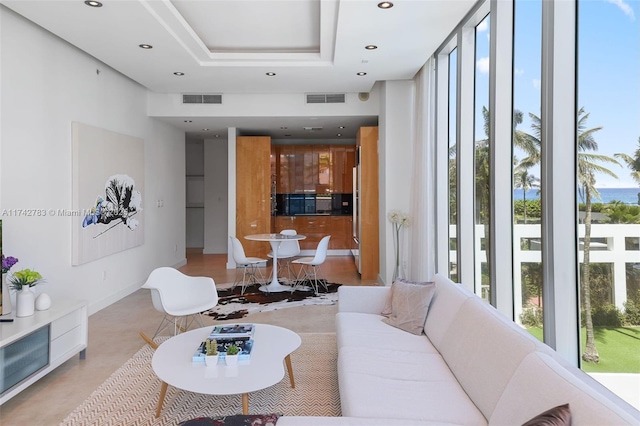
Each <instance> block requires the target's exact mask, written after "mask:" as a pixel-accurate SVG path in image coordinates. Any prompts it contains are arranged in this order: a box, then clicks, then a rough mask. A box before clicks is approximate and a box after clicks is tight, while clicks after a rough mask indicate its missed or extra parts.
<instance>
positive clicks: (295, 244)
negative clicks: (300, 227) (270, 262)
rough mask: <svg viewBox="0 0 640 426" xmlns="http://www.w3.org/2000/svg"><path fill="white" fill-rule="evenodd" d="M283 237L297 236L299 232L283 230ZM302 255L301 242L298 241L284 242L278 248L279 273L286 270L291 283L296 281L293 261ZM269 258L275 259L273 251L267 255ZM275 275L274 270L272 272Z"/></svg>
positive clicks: (281, 232)
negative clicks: (292, 265)
mask: <svg viewBox="0 0 640 426" xmlns="http://www.w3.org/2000/svg"><path fill="white" fill-rule="evenodd" d="M280 234H282V235H297V234H298V233H297V231H296V230H295V229H283V230H282V231H280ZM299 255H300V242H299V241H298V240H291V241H283V242H281V243H280V247H279V248H278V271H281V270H283V269H285V268H286V270H287V273H288V279H289V282H291V283H293V282H294V281H295V278H296V275H295V273H294V271H293V269H292V267H291V261H292V260H293V259H294V258H295V257H296V256H299ZM267 257H269V258H271V259H273V251H271V252H269V254H267ZM271 273H272V274H273V270H272V272H271ZM278 275H279V276H278V279H280V276H281V275H282V274H281V273H279V274H278Z"/></svg>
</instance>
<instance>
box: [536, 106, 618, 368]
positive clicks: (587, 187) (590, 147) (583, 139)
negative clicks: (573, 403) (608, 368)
mask: <svg viewBox="0 0 640 426" xmlns="http://www.w3.org/2000/svg"><path fill="white" fill-rule="evenodd" d="M529 116H530V117H531V119H532V122H533V124H532V127H533V129H534V133H535V136H537V138H538V140H539V139H540V137H541V134H542V133H541V129H542V127H541V121H540V118H539V117H537V116H536V115H535V114H531V113H530V114H529ZM588 118H589V113H585V111H584V107H582V108H580V110H578V127H577V131H578V141H577V148H578V183H579V194H580V198H582V199H583V201H584V203H585V217H584V249H583V251H584V253H583V255H584V257H583V261H582V280H581V285H582V296H583V301H584V302H583V303H584V315H585V328H586V331H587V342H586V347H585V350H584V353H583V354H582V360H583V361H585V362H594V363H597V362H600V355H599V354H598V350H597V348H596V343H595V338H594V334H593V315H592V309H591V285H590V274H589V266H590V255H591V250H590V246H591V200H592V198H596V199H598V200H600V199H601V198H600V193H599V192H598V190H597V189H596V187H595V183H596V179H595V175H596V174H599V173H602V174H606V175H609V176H611V177H614V178H616V179H617V178H618V176H617V175H616V174H615V173H613V172H612V171H611V170H609V169H607V168H606V167H604V166H602V165H600V164H598V163H608V164H617V165H620V163H618V161H617V160H616V159H614V158H612V157H609V156H606V155H601V154H594V153H592V152H589V151H597V150H598V143H597V142H596V140H595V139H594V137H593V134H594V133H595V132H597V131H600V130H602V126H600V127H593V128H591V129H587V128H586V127H587V119H588Z"/></svg>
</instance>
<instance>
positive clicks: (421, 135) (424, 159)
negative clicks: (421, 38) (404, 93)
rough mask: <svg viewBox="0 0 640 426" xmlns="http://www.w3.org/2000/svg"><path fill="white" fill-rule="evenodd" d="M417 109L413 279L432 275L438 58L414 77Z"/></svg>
mask: <svg viewBox="0 0 640 426" xmlns="http://www.w3.org/2000/svg"><path fill="white" fill-rule="evenodd" d="M414 81H415V91H416V93H415V110H414V115H415V117H414V123H415V128H414V137H413V152H414V155H413V164H412V173H411V176H412V179H411V211H410V214H411V227H410V228H409V232H408V234H409V241H408V243H409V253H408V254H409V256H408V261H409V271H408V272H409V275H408V278H409V279H411V280H414V281H425V280H429V279H431V278H433V275H434V273H435V264H436V256H435V249H436V233H435V209H434V206H435V199H436V197H435V184H436V182H435V180H436V173H435V167H436V164H435V59H434V57H431V58H429V60H428V61H427V63H426V64H425V65H424V66H423V67H422V69H421V70H420V71H419V72H418V74H417V75H416V76H415V78H414Z"/></svg>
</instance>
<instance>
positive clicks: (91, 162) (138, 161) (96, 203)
mask: <svg viewBox="0 0 640 426" xmlns="http://www.w3.org/2000/svg"><path fill="white" fill-rule="evenodd" d="M72 142H73V151H72V152H73V173H72V182H73V191H72V194H73V200H72V211H73V212H74V214H73V215H72V219H73V224H72V226H71V229H72V241H73V242H72V264H73V265H81V264H83V263H87V262H91V261H92V260H95V259H99V258H101V257H105V256H109V255H111V254H114V253H117V252H120V251H123V250H127V249H130V248H132V247H136V246H140V245H142V244H143V243H144V216H143V208H142V206H143V195H144V141H143V140H142V139H140V138H136V137H133V136H127V135H123V134H120V133H115V132H112V131H109V130H105V129H100V128H97V127H93V126H88V125H85V124H81V123H72Z"/></svg>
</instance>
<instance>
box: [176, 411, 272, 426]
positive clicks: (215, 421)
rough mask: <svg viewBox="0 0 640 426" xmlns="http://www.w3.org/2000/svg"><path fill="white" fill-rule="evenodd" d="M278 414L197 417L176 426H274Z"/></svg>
mask: <svg viewBox="0 0 640 426" xmlns="http://www.w3.org/2000/svg"><path fill="white" fill-rule="evenodd" d="M278 417H280V415H279V414H236V415H233V416H220V417H198V418H195V419H191V420H186V421H184V422H182V423H180V424H179V425H178V426H275V424H276V422H277V421H278Z"/></svg>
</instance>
